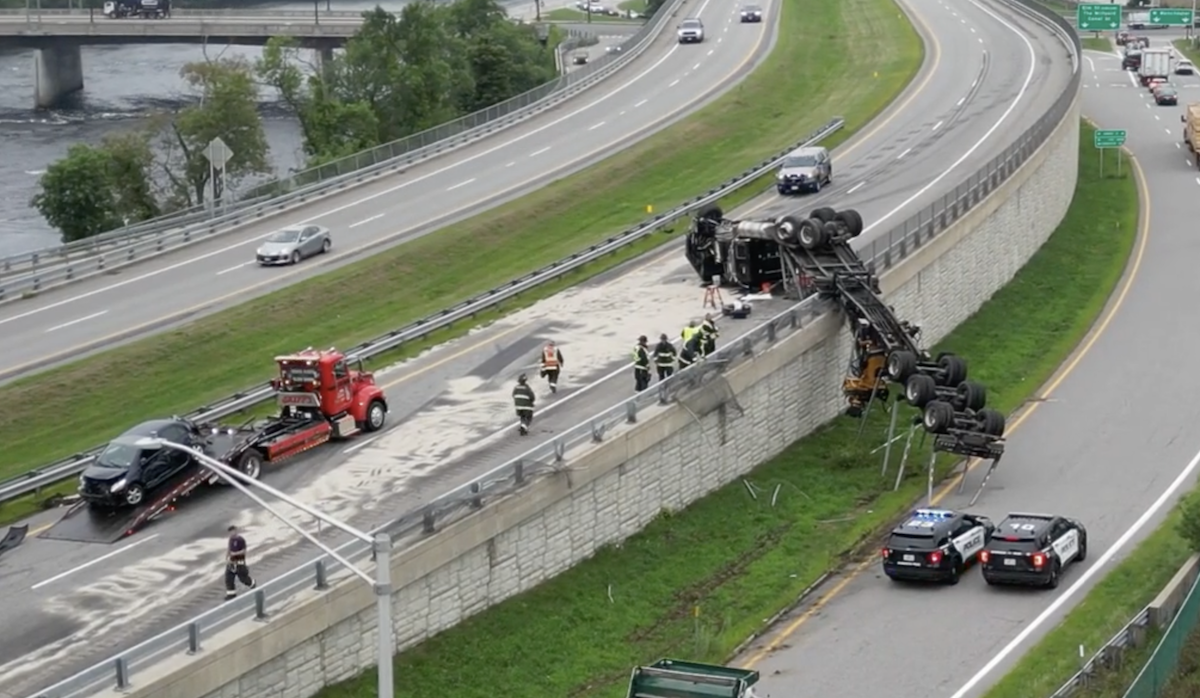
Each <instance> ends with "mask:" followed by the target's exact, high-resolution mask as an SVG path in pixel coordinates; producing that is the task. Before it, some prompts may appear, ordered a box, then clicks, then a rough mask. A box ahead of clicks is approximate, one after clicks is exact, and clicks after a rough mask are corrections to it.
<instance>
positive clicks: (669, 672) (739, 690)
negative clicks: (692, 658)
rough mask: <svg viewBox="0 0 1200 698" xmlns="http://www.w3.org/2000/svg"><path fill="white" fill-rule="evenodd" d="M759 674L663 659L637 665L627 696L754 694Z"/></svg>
mask: <svg viewBox="0 0 1200 698" xmlns="http://www.w3.org/2000/svg"><path fill="white" fill-rule="evenodd" d="M758 679H759V674H758V672H757V671H752V670H750V669H735V668H733V667H727V666H721V665H718V664H700V663H698V662H684V661H680V660H677V659H660V660H659V661H657V662H655V663H654V664H652V665H650V666H640V667H634V669H633V674H632V675H631V676H630V678H629V691H628V693H626V694H625V695H626V698H755V693H754V685H755V684H756V683H758Z"/></svg>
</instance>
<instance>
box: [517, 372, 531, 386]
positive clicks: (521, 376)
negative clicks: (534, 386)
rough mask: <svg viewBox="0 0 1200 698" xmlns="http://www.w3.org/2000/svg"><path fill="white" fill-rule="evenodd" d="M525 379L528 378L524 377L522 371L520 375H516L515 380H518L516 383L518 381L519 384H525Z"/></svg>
mask: <svg viewBox="0 0 1200 698" xmlns="http://www.w3.org/2000/svg"><path fill="white" fill-rule="evenodd" d="M527 380H529V379H528V378H526V377H525V374H524V373H522V374H521V375H519V376H517V382H518V383H520V384H521V385H524V384H525V381H527Z"/></svg>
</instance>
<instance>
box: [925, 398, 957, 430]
mask: <svg viewBox="0 0 1200 698" xmlns="http://www.w3.org/2000/svg"><path fill="white" fill-rule="evenodd" d="M921 421H922V422H923V423H924V425H925V431H927V432H929V433H930V434H945V433H946V431H947V430H948V429H950V427H951V425H953V424H954V407H953V406H951V404H950V403H948V402H942V401H941V400H934V401H932V402H930V403H929V404H928V405H925V414H923V415H922V418H921Z"/></svg>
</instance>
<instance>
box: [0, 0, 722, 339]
mask: <svg viewBox="0 0 1200 698" xmlns="http://www.w3.org/2000/svg"><path fill="white" fill-rule="evenodd" d="M711 1H712V0H704V3H703V4H701V5H700V8H699V9H698V10H697V14H701V13H703V12H704V8H706V7H708V3H710V2H711ZM679 46H680V44H675V45H674V46H672V47H671V48H670V50H668V51H667V52H666V53H664V54H663V55H662V57H661V58H659V59H658V60H657V61H655V62H654V63H653V64H652V65H650V66H649V67H647V68H646V69H645V70H643V71H642V72H641V73H639V74H638V75H636V76H635V77H634V78H633V79H632V80H629V81H628V82H626V83H624V84H622V85H620V86H619V87H617V88H616V89H614V90H613V91H612V92H609V93H607V94H605V95H602V96H600V97H598V98H596V99H595V100H593V101H592V102H591V103H589V104H586V105H584V106H582V107H580V108H578V109H576V110H575V111H573V112H570V113H569V114H564V115H563V116H560V117H559V118H557V119H555V120H554V121H551V122H549V123H547V124H543V125H542V126H539V127H538V128H535V129H533V130H532V131H526V132H525V133H522V134H521V135H519V136H517V137H516V138H513V139H512V140H508V141H505V142H503V143H500V144H497V145H495V146H493V147H491V148H489V149H487V150H484V151H482V152H480V153H476V154H475V155H472V156H471V157H468V158H464V159H462V160H459V161H457V162H454V163H452V164H450V165H446V166H445V167H442V168H439V169H437V170H434V171H433V172H430V173H428V174H424V175H421V176H420V177H415V178H413V179H411V180H409V181H407V182H401V183H400V184H397V185H396V186H394V187H388V188H387V189H384V190H383V191H378V192H375V193H374V194H370V195H368V196H364V197H363V198H361V199H358V200H355V201H351V202H350V203H348V204H342V205H341V206H335V207H333V208H331V209H327V210H325V211H322V212H321V213H318V214H317V215H315V216H313V217H312V218H309V219H307V220H303V221H298V224H304V223H311V222H313V221H316V220H320V219H321V218H324V217H325V216H329V215H332V214H334V213H340V212H341V211H345V210H347V209H350V208H354V207H355V206H359V205H361V204H365V203H366V202H368V201H374V200H375V199H378V198H380V197H382V196H387V195H389V194H392V193H394V192H396V191H399V190H401V189H404V188H405V187H410V186H412V185H414V184H417V183H419V182H423V181H425V180H427V179H429V178H430V177H436V176H437V175H440V174H442V173H444V172H449V171H450V170H452V169H454V168H456V167H461V166H462V165H465V164H466V163H469V162H474V161H475V160H478V159H480V158H483V157H486V156H488V155H491V154H492V153H495V152H497V151H499V150H501V149H503V148H507V147H509V146H510V145H512V144H514V143H518V142H520V141H523V140H525V139H526V138H529V137H530V136H534V135H536V134H538V133H541V132H543V131H546V130H548V129H550V128H553V127H555V126H557V125H559V124H561V123H564V122H567V121H572V120H574V119H575V117H577V116H578V115H580V114H582V113H583V112H585V111H587V110H589V109H591V108H593V107H595V106H597V105H599V104H601V103H603V102H605V101H607V100H609V99H610V98H612V97H613V96H614V95H617V94H620V93H621V92H624V91H625V89H626V88H628V87H630V86H632V85H634V84H636V83H638V82H639V81H640V80H642V78H645V77H646V76H648V75H650V74H652V73H654V72H655V71H656V70H658V67H659V66H661V65H662V64H663V63H666V62H667V60H668V59H670V58H671V56H673V55H675V52H676V51H677V50H679ZM676 82H678V80H677V81H676ZM280 227H281V228H282V227H287V226H280ZM270 234H271V233H264V234H263V235H260V236H258V237H256V238H253V239H251V240H243V241H242V242H238V243H234V244H232V245H229V246H226V247H222V248H221V249H219V250H214V251H212V252H208V253H206V254H203V255H197V256H195V257H190V258H188V259H186V260H184V261H182V262H177V263H176V264H172V265H170V266H166V267H163V268H162V269H158V270H155V271H152V272H147V273H145V274H142V275H140V276H134V277H130V278H128V279H125V280H124V281H119V282H117V283H115V284H112V285H110V286H105V287H103V288H98V289H95V290H92V291H88V292H86V293H81V294H79V295H78V296H72V297H70V298H64V299H63V300H61V301H57V302H55V303H50V304H48V305H44V306H42V307H40V308H34V309H33V310H28V311H26V312H24V313H19V314H17V315H13V316H12V317H7V318H3V319H0V325H3V324H5V323H8V322H12V321H14V320H20V319H22V318H27V317H29V316H31V315H36V314H38V313H41V312H45V311H47V310H51V309H54V308H59V307H62V306H64V305H66V304H68V303H73V302H75V301H77V300H81V299H84V298H90V297H92V296H95V295H98V294H101V293H105V292H107V291H112V290H114V289H118V288H122V287H124V286H128V285H129V284H133V283H137V282H139V281H144V280H145V279H149V278H152V277H155V276H158V275H160V274H164V273H166V272H169V271H174V270H176V269H179V268H180V267H184V266H187V265H188V264H191V263H192V262H196V261H199V260H201V259H208V258H209V257H215V256H216V255H219V254H224V253H226V252H229V251H230V250H236V249H237V248H239V247H243V246H245V245H247V244H249V243H252V242H258V241H259V240H261V239H263V238H265V237H267V236H268V235H270Z"/></svg>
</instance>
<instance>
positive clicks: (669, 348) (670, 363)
mask: <svg viewBox="0 0 1200 698" xmlns="http://www.w3.org/2000/svg"><path fill="white" fill-rule="evenodd" d="M654 367H655V368H657V369H658V379H659V380H660V381H662V380H666V379H668V378H670V377H671V374H672V373H674V372H675V345H674V344H671V340H669V339H667V335H665V334H664V335H661V336H660V337H659V338H658V344H657V345H656V346H655V347H654Z"/></svg>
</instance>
